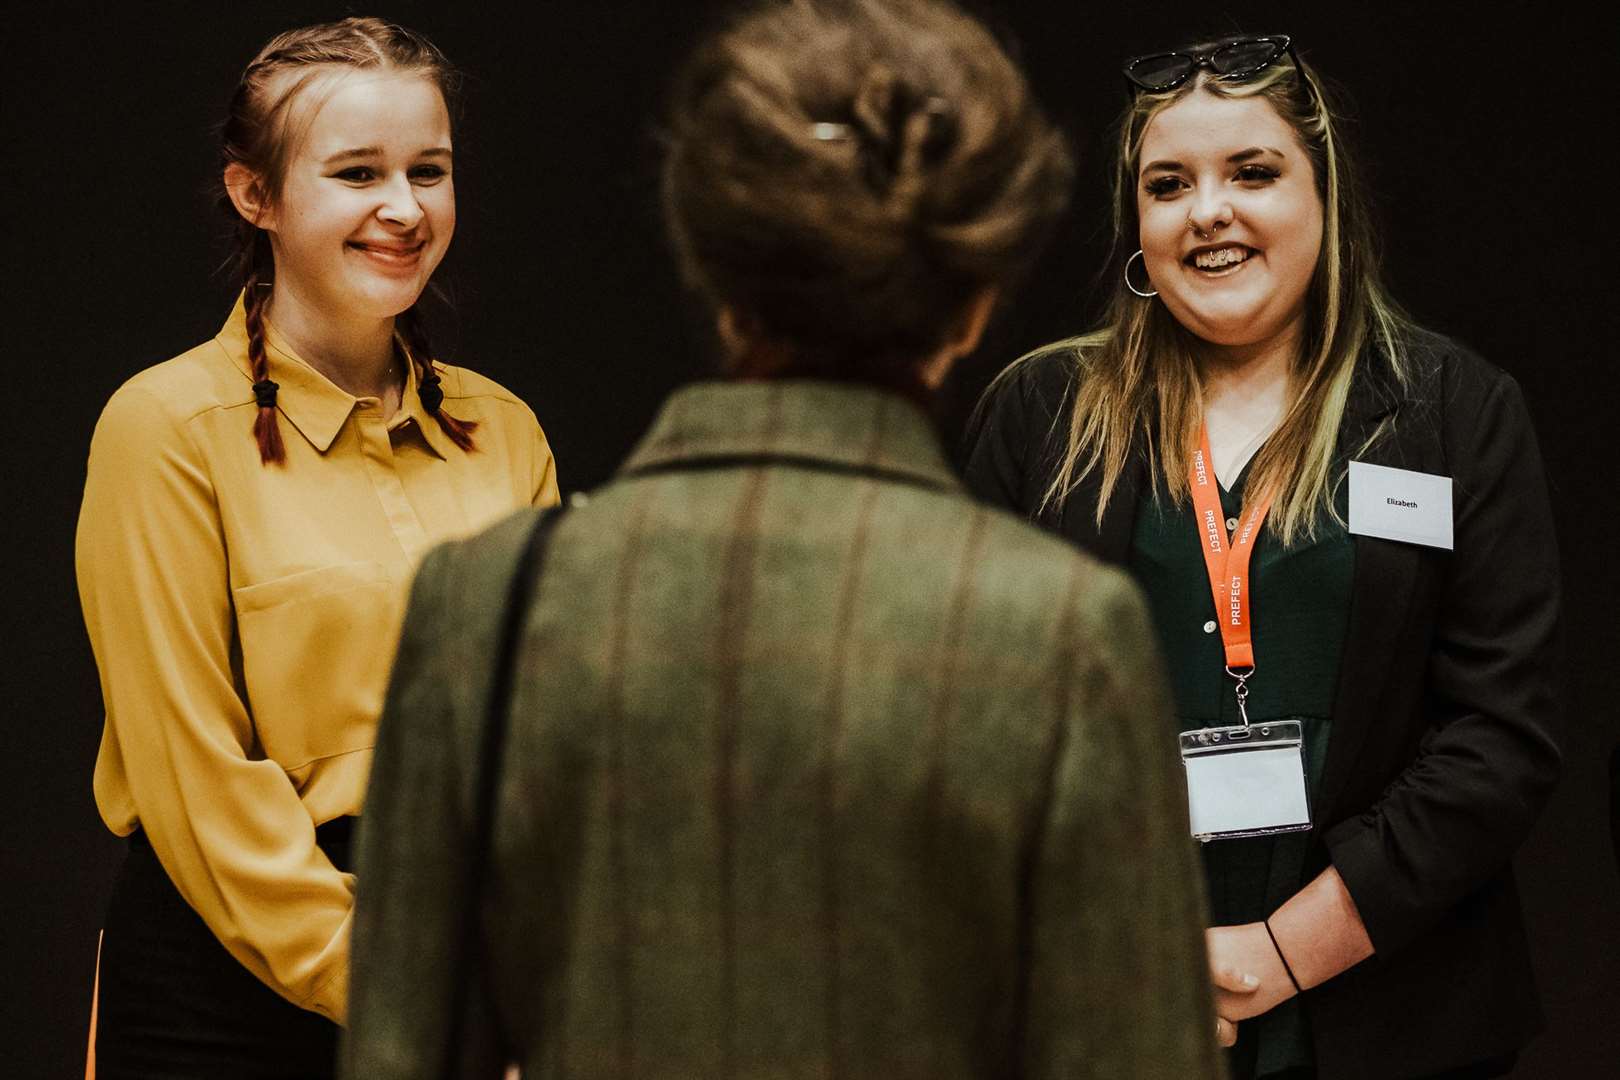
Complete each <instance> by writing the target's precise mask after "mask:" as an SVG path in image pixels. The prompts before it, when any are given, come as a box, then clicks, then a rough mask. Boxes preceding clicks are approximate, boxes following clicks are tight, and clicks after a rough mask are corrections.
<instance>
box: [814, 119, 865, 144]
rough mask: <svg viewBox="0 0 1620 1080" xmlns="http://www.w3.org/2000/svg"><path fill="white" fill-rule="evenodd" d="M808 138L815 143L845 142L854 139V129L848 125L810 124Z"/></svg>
mask: <svg viewBox="0 0 1620 1080" xmlns="http://www.w3.org/2000/svg"><path fill="white" fill-rule="evenodd" d="M810 137H811V138H812V139H814V140H816V141H817V142H845V141H847V140H849V139H853V138H854V137H855V129H854V128H852V127H850V126H849V125H848V124H827V123H821V124H811V125H810Z"/></svg>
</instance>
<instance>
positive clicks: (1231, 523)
mask: <svg viewBox="0 0 1620 1080" xmlns="http://www.w3.org/2000/svg"><path fill="white" fill-rule="evenodd" d="M1237 525H1238V522H1237V518H1227V519H1226V531H1227V532H1231V531H1233V530H1234V529H1236V528H1237Z"/></svg>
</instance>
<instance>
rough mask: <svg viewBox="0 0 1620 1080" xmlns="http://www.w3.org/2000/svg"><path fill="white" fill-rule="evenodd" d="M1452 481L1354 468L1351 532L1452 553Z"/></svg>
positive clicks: (1361, 463) (1402, 471) (1358, 464)
mask: <svg viewBox="0 0 1620 1080" xmlns="http://www.w3.org/2000/svg"><path fill="white" fill-rule="evenodd" d="M1451 527H1452V520H1451V477H1449V476H1436V475H1434V474H1433V473H1422V472H1413V471H1411V470H1410V469H1391V468H1389V467H1388V466H1385V465H1369V464H1367V463H1366V462H1364V461H1352V462H1351V463H1350V531H1351V532H1353V533H1358V534H1360V535H1362V536H1378V537H1382V538H1383V539H1385V540H1402V541H1405V542H1406V543H1409V544H1425V545H1427V546H1429V547H1438V548H1445V549H1447V550H1448V551H1449V550H1450V549H1451Z"/></svg>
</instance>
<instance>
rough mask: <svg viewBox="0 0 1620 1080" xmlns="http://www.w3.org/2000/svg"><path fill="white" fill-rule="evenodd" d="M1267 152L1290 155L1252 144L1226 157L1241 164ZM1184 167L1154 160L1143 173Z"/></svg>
mask: <svg viewBox="0 0 1620 1080" xmlns="http://www.w3.org/2000/svg"><path fill="white" fill-rule="evenodd" d="M1267 154H1271V155H1273V156H1275V157H1280V158H1284V159H1286V158H1287V157H1288V155H1287V154H1285V153H1283V152H1282V151H1281V150H1278V149H1275V148H1274V147H1270V146H1251V147H1249V148H1248V149H1247V150H1239V151H1238V152H1237V153H1235V154H1232V155H1231V156H1229V157H1228V158H1227V159H1226V163H1227V164H1228V165H1241V164H1243V163H1244V162H1245V161H1253V160H1254V159H1255V158H1257V157H1265V156H1266V155H1267ZM1184 168H1186V166H1184V165H1183V164H1182V163H1181V162H1179V161H1154V162H1150V163H1148V164H1147V165H1144V166H1142V175H1143V176H1146V175H1147V174H1148V173H1150V172H1180V171H1182V170H1183V169H1184Z"/></svg>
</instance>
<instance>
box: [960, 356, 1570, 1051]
mask: <svg viewBox="0 0 1620 1080" xmlns="http://www.w3.org/2000/svg"><path fill="white" fill-rule="evenodd" d="M1409 358H1410V364H1411V368H1412V371H1411V377H1410V378H1409V380H1408V381H1407V383H1406V384H1405V386H1404V388H1403V387H1402V386H1401V384H1399V383H1398V382H1397V380H1396V379H1395V378H1394V377H1393V375H1392V373H1391V372H1390V370H1389V367H1388V364H1387V362H1386V361H1385V360H1384V359H1383V358H1382V356H1381V355H1380V354H1376V353H1372V352H1369V353H1368V354H1367V355H1366V356H1365V357H1363V360H1362V362H1361V363H1360V365H1359V367H1358V370H1357V372H1356V375H1355V378H1354V379H1353V382H1352V386H1351V392H1350V397H1349V401H1348V403H1347V405H1346V409H1345V417H1344V422H1343V424H1342V426H1341V429H1340V432H1339V453H1340V458H1341V461H1340V465H1339V475H1340V476H1341V477H1342V476H1343V472H1344V468H1345V462H1347V461H1348V460H1349V458H1350V456H1351V455H1352V454H1353V453H1354V452H1355V451H1356V450H1357V449H1359V448H1360V447H1361V446H1362V444H1363V443H1364V442H1365V441H1366V440H1367V438H1368V437H1369V436H1371V435H1372V434H1373V433H1374V432H1375V431H1376V430H1378V428H1379V425H1380V424H1381V423H1383V424H1385V426H1384V432H1383V434H1382V435H1381V436H1380V437H1379V440H1378V441H1377V442H1376V443H1375V444H1374V445H1373V446H1372V447H1371V448H1369V449H1368V450H1366V451H1365V452H1363V453H1361V454H1360V455H1359V456H1358V459H1359V460H1362V461H1369V462H1372V463H1375V464H1379V465H1389V466H1393V467H1396V468H1402V469H1415V470H1419V471H1422V472H1428V473H1439V474H1441V475H1446V476H1450V477H1452V479H1453V513H1454V521H1455V547H1454V550H1452V551H1449V552H1448V551H1444V550H1440V549H1437V548H1429V547H1421V546H1418V545H1415V544H1404V543H1398V542H1394V541H1389V540H1381V539H1375V538H1371V537H1366V536H1356V537H1355V538H1354V543H1355V574H1354V579H1353V581H1354V587H1353V594H1352V599H1351V606H1350V623H1349V631H1348V634H1347V636H1346V638H1345V644H1344V653H1343V658H1342V660H1341V663H1340V672H1339V684H1338V688H1337V691H1336V694H1335V701H1334V712H1333V727H1332V735H1331V737H1330V742H1329V744H1328V752H1327V763H1326V766H1325V769H1324V774H1323V777H1322V783H1321V789H1320V791H1319V793H1318V797H1317V799H1316V820H1317V825H1316V828H1315V830H1314V831H1313V833H1312V841H1313V842H1312V847H1311V854H1310V857H1309V864H1308V866H1307V872H1306V880H1309V878H1311V877H1314V876H1315V875H1316V874H1317V873H1318V872H1320V871H1321V870H1322V869H1324V868H1325V867H1326V866H1327V865H1328V864H1329V863H1330V862H1331V863H1332V865H1334V866H1335V867H1337V868H1338V871H1339V873H1340V875H1342V877H1343V878H1344V881H1345V885H1346V886H1347V887H1348V888H1349V890H1350V895H1351V896H1352V898H1353V899H1354V900H1355V903H1356V907H1357V910H1358V911H1359V912H1360V914H1361V918H1362V920H1363V922H1364V923H1365V924H1366V927H1367V933H1368V935H1369V936H1370V937H1371V938H1372V942H1373V946H1374V948H1375V949H1376V950H1377V951H1376V955H1375V956H1373V957H1372V958H1371V959H1369V960H1367V961H1365V962H1364V963H1362V964H1360V965H1358V966H1356V967H1355V968H1352V969H1351V970H1350V971H1348V972H1345V973H1344V974H1343V975H1340V976H1339V977H1338V978H1335V979H1332V980H1330V981H1329V982H1327V983H1325V984H1323V985H1322V986H1320V987H1317V988H1315V989H1313V990H1311V991H1308V992H1307V993H1306V994H1305V995H1304V998H1303V1000H1304V1004H1305V1007H1306V1010H1307V1012H1308V1014H1309V1017H1310V1024H1311V1030H1312V1033H1313V1037H1314V1039H1315V1043H1316V1057H1317V1068H1318V1070H1319V1075H1320V1076H1321V1077H1323V1080H1333V1078H1335V1077H1347V1078H1350V1077H1355V1078H1361V1077H1372V1076H1376V1077H1397V1076H1413V1075H1421V1074H1425V1073H1429V1072H1435V1071H1439V1070H1442V1069H1445V1068H1449V1067H1453V1066H1457V1065H1462V1064H1466V1063H1469V1062H1473V1061H1478V1060H1482V1059H1486V1058H1492V1057H1497V1056H1500V1055H1504V1054H1509V1053H1511V1052H1513V1051H1515V1050H1517V1048H1519V1047H1520V1046H1522V1045H1523V1044H1524V1043H1525V1042H1527V1041H1529V1039H1530V1038H1531V1037H1532V1036H1533V1035H1534V1034H1535V1033H1536V1032H1537V1031H1539V1030H1540V1029H1541V1027H1542V1024H1543V1019H1542V1014H1541V1009H1540V1004H1539V1001H1538V998H1537V994H1536V990H1535V986H1534V983H1533V977H1532V973H1531V968H1530V956H1529V944H1528V941H1527V940H1526V937H1525V931H1524V925H1523V918H1522V916H1521V913H1520V909H1519V899H1518V891H1517V888H1516V886H1515V884H1514V881H1513V871H1512V866H1511V859H1512V856H1513V853H1514V851H1515V850H1517V848H1518V847H1519V845H1520V844H1521V843H1522V842H1523V841H1524V839H1525V837H1526V835H1527V834H1528V833H1529V831H1530V827H1531V825H1532V823H1533V822H1534V821H1535V819H1536V816H1537V814H1538V813H1539V812H1540V810H1541V807H1542V805H1543V804H1544V803H1545V802H1546V799H1547V796H1548V794H1549V793H1550V792H1551V789H1552V787H1553V784H1554V782H1555V780H1556V778H1557V775H1558V769H1559V749H1558V730H1559V727H1560V709H1561V701H1560V698H1561V688H1560V686H1559V671H1560V645H1559V596H1558V593H1559V574H1558V558H1557V551H1556V546H1555V539H1554V535H1553V520H1552V512H1551V508H1550V506H1549V504H1548V498H1547V485H1546V479H1545V476H1544V474H1543V471H1542V465H1541V457H1540V454H1539V452H1538V450H1537V448H1536V439H1535V432H1534V431H1533V430H1532V428H1531V424H1530V418H1529V415H1528V413H1527V411H1526V409H1525V406H1524V401H1523V398H1522V396H1521V394H1520V391H1519V387H1518V385H1517V384H1516V383H1515V382H1514V381H1513V379H1512V378H1511V377H1510V376H1508V375H1507V374H1506V373H1505V372H1503V371H1501V370H1499V369H1498V368H1495V367H1493V366H1491V365H1490V364H1488V363H1486V362H1485V361H1484V360H1481V359H1480V358H1479V357H1477V356H1475V355H1474V354H1472V353H1470V352H1468V351H1467V350H1465V349H1463V348H1461V347H1459V346H1458V345H1457V344H1455V343H1454V342H1451V341H1449V340H1447V339H1445V338H1441V337H1438V336H1436V335H1430V334H1421V335H1417V336H1415V338H1414V340H1413V341H1412V342H1411V343H1410V353H1409ZM1075 373H1076V369H1075V365H1074V362H1073V360H1072V358H1071V357H1069V356H1067V355H1047V356H1043V357H1036V358H1033V359H1030V360H1027V361H1025V362H1024V363H1022V364H1021V365H1020V366H1019V367H1018V368H1016V369H1015V370H1014V371H1012V372H1011V373H1009V374H1008V375H1007V376H1006V377H1005V378H1003V379H1002V380H1001V381H1000V382H998V383H997V384H996V385H995V386H994V387H992V390H991V392H990V393H989V394H988V395H987V397H986V399H985V401H984V402H982V403H981V405H980V409H979V411H978V413H977V414H976V416H975V418H974V421H973V423H972V424H971V425H970V429H969V436H968V438H969V446H970V449H969V455H968V465H967V475H968V482H969V484H970V486H971V487H972V488H973V489H974V490H975V491H976V492H977V493H978V494H979V495H980V496H981V497H983V498H985V499H987V500H989V501H991V502H994V503H997V504H999V505H1002V506H1006V507H1008V508H1010V509H1013V510H1015V511H1018V512H1021V513H1024V514H1026V515H1028V516H1031V517H1034V518H1036V519H1037V520H1039V521H1040V522H1041V523H1042V524H1044V525H1046V526H1048V527H1049V528H1053V529H1055V530H1056V531H1058V532H1061V533H1062V534H1063V535H1064V536H1067V537H1068V538H1070V539H1071V540H1073V541H1074V542H1075V543H1077V544H1079V545H1080V546H1081V547H1083V548H1085V549H1086V550H1088V551H1090V552H1091V553H1093V554H1094V555H1096V556H1098V557H1099V558H1101V559H1103V560H1105V561H1108V562H1113V563H1124V562H1125V559H1126V555H1127V552H1128V549H1129V546H1130V541H1131V532H1132V527H1133V519H1134V516H1135V508H1136V502H1137V496H1138V494H1139V492H1140V491H1141V485H1142V484H1144V483H1147V482H1148V477H1147V475H1146V464H1145V458H1144V457H1143V456H1141V455H1138V457H1137V458H1136V459H1135V465H1134V467H1132V468H1129V469H1127V471H1126V476H1125V477H1124V478H1123V482H1122V484H1121V486H1120V487H1119V488H1118V489H1117V490H1116V492H1115V494H1114V496H1113V498H1112V499H1111V500H1110V503H1109V506H1108V512H1107V514H1106V515H1105V516H1104V517H1103V520H1102V522H1101V524H1100V525H1099V524H1098V523H1097V521H1096V507H1097V497H1098V484H1097V482H1096V480H1095V478H1088V479H1087V480H1086V481H1085V482H1083V483H1082V484H1081V485H1080V486H1079V487H1078V488H1077V489H1076V491H1075V492H1074V493H1073V495H1071V496H1070V498H1069V499H1068V501H1067V503H1066V504H1065V505H1064V506H1063V507H1062V509H1061V510H1060V511H1057V512H1052V511H1048V512H1046V513H1045V514H1038V513H1037V512H1036V508H1037V507H1038V506H1039V504H1040V501H1041V495H1042V493H1043V492H1044V491H1045V490H1046V487H1047V484H1048V483H1049V482H1050V480H1051V478H1052V476H1053V474H1054V470H1055V469H1056V466H1057V463H1058V461H1059V460H1060V455H1061V452H1062V449H1063V447H1064V446H1065V445H1066V441H1067V437H1068V425H1069V416H1070V413H1069V408H1068V407H1069V402H1070V401H1071V399H1072V391H1073V383H1074V378H1075ZM1386 421H1387V423H1385V422H1386ZM1167 738H1168V736H1167ZM1301 884H1302V885H1303V884H1304V882H1303V881H1302V882H1301Z"/></svg>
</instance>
